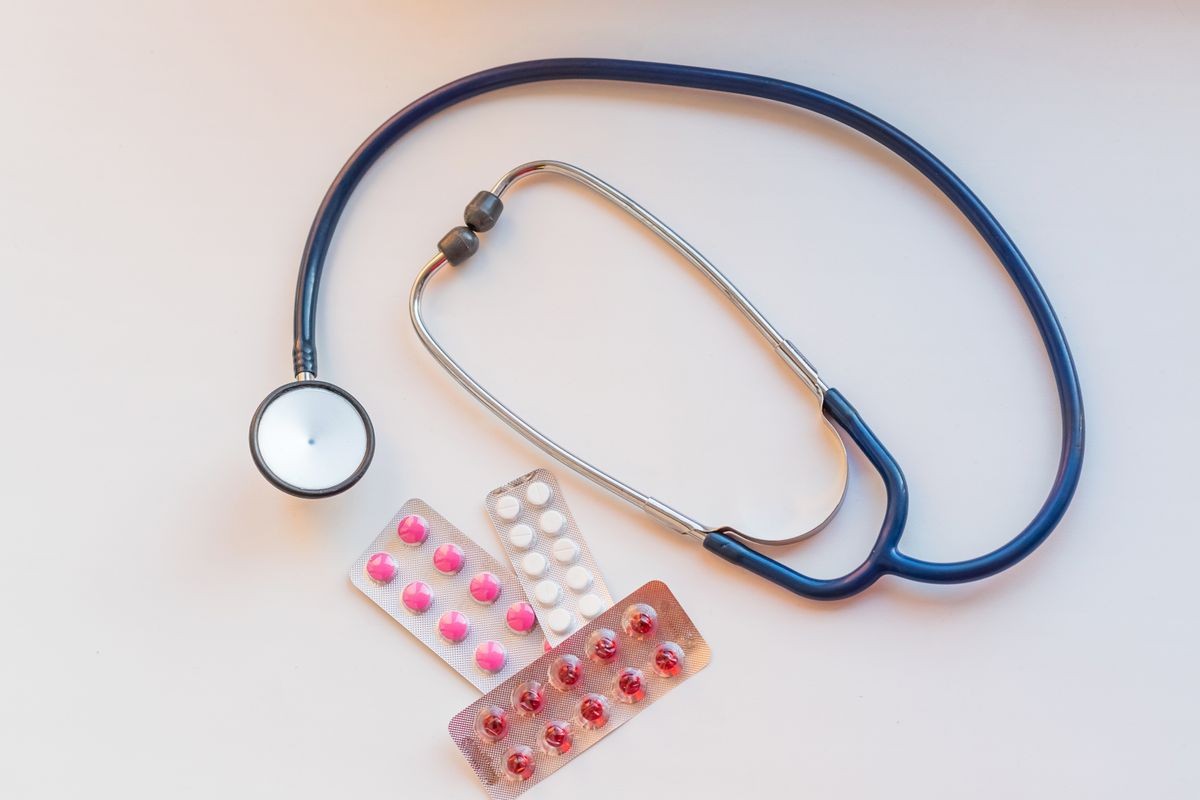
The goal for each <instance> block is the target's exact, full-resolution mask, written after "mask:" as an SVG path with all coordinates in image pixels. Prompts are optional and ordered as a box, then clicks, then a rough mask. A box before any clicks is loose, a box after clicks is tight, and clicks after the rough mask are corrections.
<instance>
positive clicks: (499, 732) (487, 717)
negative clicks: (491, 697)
mask: <svg viewBox="0 0 1200 800" xmlns="http://www.w3.org/2000/svg"><path fill="white" fill-rule="evenodd" d="M475 732H476V733H478V734H479V736H480V737H481V738H483V739H486V740H487V741H489V742H498V741H500V740H501V739H503V738H504V737H505V735H506V734H507V733H508V714H506V713H505V712H504V709H503V708H501V707H500V706H484V707H483V708H481V709H479V715H478V716H477V717H475Z"/></svg>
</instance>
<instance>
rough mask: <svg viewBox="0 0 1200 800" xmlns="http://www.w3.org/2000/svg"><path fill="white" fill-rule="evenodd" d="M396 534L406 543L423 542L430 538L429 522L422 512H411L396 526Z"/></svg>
mask: <svg viewBox="0 0 1200 800" xmlns="http://www.w3.org/2000/svg"><path fill="white" fill-rule="evenodd" d="M396 535H397V536H399V537H400V541H402V542H404V543H405V544H411V545H414V546H415V545H418V544H421V543H422V542H424V541H425V540H426V539H428V538H429V523H428V522H426V521H425V518H424V517H422V516H421V515H420V514H409V515H408V516H407V517H405V518H404V519H402V520H400V524H399V525H397V526H396Z"/></svg>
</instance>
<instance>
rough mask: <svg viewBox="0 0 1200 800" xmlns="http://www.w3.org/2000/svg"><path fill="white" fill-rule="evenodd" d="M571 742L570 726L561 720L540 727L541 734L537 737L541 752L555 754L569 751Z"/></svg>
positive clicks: (559, 754) (558, 754)
mask: <svg viewBox="0 0 1200 800" xmlns="http://www.w3.org/2000/svg"><path fill="white" fill-rule="evenodd" d="M573 742H574V737H573V736H572V735H571V726H570V725H568V724H567V723H565V722H563V721H561V720H556V721H555V722H551V723H549V724H547V725H546V727H545V728H543V729H542V734H541V736H539V737H538V746H539V747H540V748H541V750H542V752H543V753H551V754H553V755H556V756H561V755H564V754H566V753H569V752H570V751H571V745H572V743H573Z"/></svg>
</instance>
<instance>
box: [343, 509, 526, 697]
mask: <svg viewBox="0 0 1200 800" xmlns="http://www.w3.org/2000/svg"><path fill="white" fill-rule="evenodd" d="M350 581H351V582H352V583H353V584H354V585H355V586H356V587H358V588H359V589H360V590H361V591H362V592H363V593H364V594H365V595H367V597H370V598H371V599H372V600H374V601H375V603H376V604H377V605H378V606H379V607H380V608H382V609H383V610H384V611H386V612H387V613H388V614H390V615H391V616H392V617H393V618H394V619H395V620H396V621H397V622H399V623H400V624H401V625H403V626H404V627H405V628H407V629H408V630H409V631H410V632H411V633H412V634H413V635H414V636H416V637H417V638H418V639H420V640H421V641H422V642H424V644H425V645H426V646H427V647H428V648H429V649H430V650H433V652H435V653H437V654H438V655H439V656H441V657H442V659H443V660H445V661H446V663H447V664H449V665H450V666H452V667H454V669H456V670H457V671H458V672H459V674H460V675H462V676H463V677H464V678H466V679H467V680H468V681H470V682H471V683H472V684H474V685H475V687H476V688H478V689H479V690H480V691H483V692H486V691H488V690H490V689H492V688H493V687H495V686H496V685H498V684H500V683H501V682H503V681H504V680H505V679H506V678H508V677H509V676H511V675H513V674H514V673H515V672H517V671H518V670H519V669H520V668H521V667H523V666H525V665H526V664H528V663H529V662H530V661H532V660H533V659H534V658H536V657H537V656H539V655H540V654H541V653H542V652H543V647H544V640H543V637H542V636H541V635H540V634H539V633H538V631H537V627H538V625H537V619H536V616H535V614H534V610H533V607H532V606H531V605H530V604H529V602H528V601H527V600H526V599H525V594H524V592H523V591H522V590H521V586H520V584H519V583H518V582H517V578H516V576H515V575H513V573H512V570H511V569H509V568H508V567H507V566H505V565H503V564H501V563H500V562H498V561H497V560H496V559H494V558H492V557H491V556H490V555H488V554H487V552H485V551H484V550H483V549H482V548H481V547H480V546H479V545H478V544H476V543H475V542H474V541H472V540H471V538H470V537H468V536H467V535H466V534H464V533H462V532H461V531H459V530H458V529H457V528H455V527H454V526H453V525H451V524H450V523H449V522H447V521H446V519H445V518H444V517H443V516H442V515H441V514H439V513H437V512H436V511H434V510H433V509H432V508H431V507H430V506H429V504H428V503H426V502H424V501H423V500H409V501H408V502H407V503H405V504H404V505H403V506H402V507H401V508H400V511H398V512H397V513H396V515H395V516H394V517H393V518H392V521H391V522H389V523H388V525H387V526H386V527H385V528H384V529H383V531H382V532H381V533H380V534H379V535H378V536H376V537H375V540H374V541H373V542H372V543H371V546H370V547H369V548H367V550H366V551H365V552H364V553H363V554H362V555H361V556H359V558H358V560H357V561H355V562H354V566H353V567H351V569H350Z"/></svg>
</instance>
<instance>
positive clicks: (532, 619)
mask: <svg viewBox="0 0 1200 800" xmlns="http://www.w3.org/2000/svg"><path fill="white" fill-rule="evenodd" d="M504 621H505V622H507V623H508V629H509V630H510V631H512V632H513V633H520V634H522V635H524V634H526V633H529V632H530V631H531V630H533V626H534V625H535V624H537V615H536V614H534V613H533V606H531V605H529V603H526V602H524V601H522V602H520V603H513V604H512V605H511V606H509V607H508V612H507V613H506V614H505V615H504Z"/></svg>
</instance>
